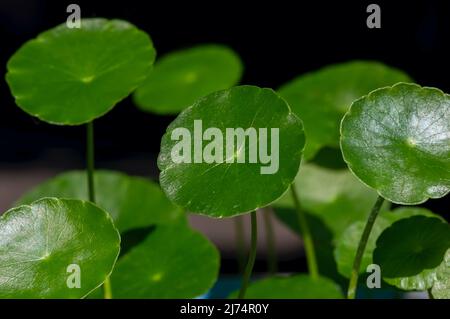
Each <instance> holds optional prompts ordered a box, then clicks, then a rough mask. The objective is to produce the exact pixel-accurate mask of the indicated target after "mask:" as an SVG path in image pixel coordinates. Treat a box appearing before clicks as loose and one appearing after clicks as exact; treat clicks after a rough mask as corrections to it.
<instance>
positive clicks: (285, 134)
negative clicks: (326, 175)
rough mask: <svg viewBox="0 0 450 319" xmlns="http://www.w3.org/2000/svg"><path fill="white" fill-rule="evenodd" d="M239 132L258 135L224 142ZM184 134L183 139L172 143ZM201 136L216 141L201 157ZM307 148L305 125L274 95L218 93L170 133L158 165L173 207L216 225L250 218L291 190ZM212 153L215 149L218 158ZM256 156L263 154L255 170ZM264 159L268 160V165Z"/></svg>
mask: <svg viewBox="0 0 450 319" xmlns="http://www.w3.org/2000/svg"><path fill="white" fill-rule="evenodd" d="M199 120H201V123H200V124H201V125H202V128H199V125H198V123H199V122H196V123H197V126H194V121H199ZM194 128H195V130H194ZM239 128H240V129H241V130H242V133H244V130H247V129H250V131H248V132H251V131H252V130H253V133H254V134H248V135H249V136H250V137H251V138H249V137H248V136H247V135H246V136H245V139H244V138H243V139H242V140H241V141H237V142H236V141H235V142H233V139H231V138H226V136H227V135H228V136H229V137H230V136H231V137H232V135H231V134H226V131H227V129H229V132H230V131H234V130H236V129H239ZM210 129H211V130H213V131H209V130H210ZM180 130H182V132H183V134H184V135H183V136H184V137H183V138H182V139H179V140H176V139H175V140H172V136H173V135H175V136H177V135H178V133H180ZM186 131H187V132H186ZM202 131H204V132H205V133H206V132H208V133H211V136H212V137H211V139H212V140H208V141H203V147H204V148H205V152H203V153H202V150H203V147H202V146H201V145H198V144H197V143H201V142H202V136H204V135H202V134H203V133H202ZM261 132H263V133H264V132H266V134H265V136H264V134H263V133H261ZM274 132H277V133H274ZM213 133H214V135H213ZM277 134H278V135H277ZM277 137H278V138H277ZM234 140H237V139H234ZM249 140H250V142H249ZM304 140H305V138H304V135H303V126H302V123H301V121H300V120H299V119H298V118H297V116H295V115H294V114H293V113H291V112H290V109H289V106H288V105H287V104H286V102H285V101H284V100H283V99H281V98H280V97H279V96H278V95H277V94H276V93H275V92H274V91H272V90H270V89H260V88H258V87H254V86H238V87H234V88H232V89H229V90H224V91H219V92H215V93H212V94H210V95H208V96H206V97H204V98H202V99H200V100H198V101H197V102H196V103H195V104H193V105H192V106H191V107H189V108H188V109H186V110H185V111H183V112H182V113H181V114H180V115H179V116H178V117H177V118H176V119H175V121H173V122H172V123H171V124H170V126H169V127H168V129H167V132H166V134H165V135H164V136H163V138H162V142H161V153H160V154H159V158H158V166H159V168H160V170H161V175H160V182H161V187H162V188H163V190H164V191H165V192H166V194H167V196H168V197H169V199H171V200H172V201H174V202H175V203H177V204H179V205H181V206H183V207H185V208H186V209H188V210H189V211H191V212H194V213H200V214H205V215H209V216H212V217H229V216H233V215H237V214H242V213H246V212H249V211H252V210H255V209H256V208H259V207H264V206H266V205H267V204H269V203H271V202H273V201H274V200H276V199H277V198H279V197H280V196H281V195H282V194H283V193H284V192H285V191H286V190H287V188H288V187H289V186H290V184H291V182H292V181H293V179H294V177H295V175H296V174H297V171H298V168H299V165H300V159H301V155H302V150H303V145H304ZM243 141H244V142H243ZM277 141H278V147H274V145H276V144H277ZM186 142H187V143H186ZM265 142H266V143H265ZM181 143H183V145H184V146H185V149H187V150H188V151H183V152H182V155H183V156H184V157H182V161H180V160H178V159H177V160H176V161H175V160H174V159H173V158H172V155H173V154H174V153H176V151H175V150H179V149H180V148H179V147H180V145H181ZM221 144H222V145H221ZM196 145H197V146H196ZM211 145H214V146H216V147H215V152H213V151H211V148H212V147H211ZM261 145H262V146H263V147H262V148H261ZM227 146H229V148H228V149H227ZM233 146H234V147H233ZM264 147H267V149H266V150H267V153H266V152H265V151H264ZM208 149H209V150H210V153H208ZM251 149H253V150H254V151H255V149H256V150H257V151H255V152H254V153H253V154H254V155H255V156H254V158H253V160H254V162H252V159H251V158H250V157H251V156H249V153H251V151H250V150H251ZM191 150H192V152H191ZM230 150H231V151H232V152H229V151H230ZM220 153H222V154H220ZM227 153H228V154H227ZM205 154H206V156H202V155H205ZM209 154H213V155H215V156H212V155H209ZM261 154H263V155H267V154H269V159H268V160H266V159H265V158H264V157H261ZM177 155H178V154H177ZM186 155H187V156H186ZM189 155H191V156H189ZM208 155H209V156H208ZM196 156H197V157H196ZM261 158H262V159H263V160H264V162H263V161H261ZM211 159H213V160H211ZM208 160H209V162H207V161H208ZM196 161H197V162H196ZM238 161H241V162H238ZM264 163H265V164H264Z"/></svg>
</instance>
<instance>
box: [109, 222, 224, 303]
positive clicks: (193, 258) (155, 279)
mask: <svg viewBox="0 0 450 319" xmlns="http://www.w3.org/2000/svg"><path fill="white" fill-rule="evenodd" d="M218 272H219V253H218V251H217V249H216V248H215V247H214V245H213V244H212V243H211V242H210V241H209V240H207V239H206V238H205V237H204V236H203V235H201V234H200V233H198V232H196V231H193V230H191V229H189V228H188V227H186V226H158V227H157V228H156V230H155V231H154V232H152V233H151V234H150V235H149V236H148V237H147V239H146V240H145V241H144V242H142V243H141V244H139V245H138V246H136V247H135V248H133V249H132V250H131V251H130V252H129V253H128V254H126V255H125V256H124V257H123V258H121V259H119V261H118V263H117V265H116V268H115V269H114V272H113V274H112V276H111V283H112V288H113V297H114V298H194V297H198V296H200V295H201V294H203V293H205V292H206V291H207V290H208V289H209V288H211V287H212V285H213V284H214V282H215V281H216V279H217V276H218Z"/></svg>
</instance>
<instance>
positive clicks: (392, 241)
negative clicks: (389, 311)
mask: <svg viewBox="0 0 450 319" xmlns="http://www.w3.org/2000/svg"><path fill="white" fill-rule="evenodd" d="M449 248H450V226H449V224H448V223H447V222H445V221H443V220H442V219H439V218H430V217H425V216H413V217H410V218H406V219H402V220H399V221H397V222H395V223H394V224H392V226H390V227H389V228H387V229H386V230H385V231H384V232H383V233H382V234H381V235H380V237H379V238H378V240H377V243H376V249H375V251H374V253H373V259H374V262H375V263H376V264H378V265H380V268H381V273H382V276H383V279H384V280H385V281H386V282H387V283H389V284H391V285H394V286H396V287H398V288H400V289H404V290H425V289H429V288H431V287H432V286H433V284H434V282H435V280H436V276H437V275H436V274H437V273H438V272H439V268H440V266H441V264H442V261H443V259H444V256H445V253H446V251H447V250H448V249H449ZM442 265H444V266H446V265H445V264H442Z"/></svg>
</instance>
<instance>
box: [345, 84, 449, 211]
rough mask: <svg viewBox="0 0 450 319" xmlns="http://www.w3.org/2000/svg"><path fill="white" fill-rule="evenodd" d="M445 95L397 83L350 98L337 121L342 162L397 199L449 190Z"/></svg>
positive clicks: (413, 199) (414, 200)
mask: <svg viewBox="0 0 450 319" xmlns="http://www.w3.org/2000/svg"><path fill="white" fill-rule="evenodd" d="M449 107H450V96H449V95H447V94H444V93H443V92H441V91H440V90H438V89H434V88H426V87H424V88H422V87H420V86H418V85H415V84H405V83H400V84H397V85H394V86H393V87H387V88H383V89H378V90H375V91H373V92H371V93H370V94H369V95H367V96H365V97H363V98H361V99H359V100H357V101H355V102H354V103H353V104H352V107H351V109H350V110H349V112H348V113H347V114H346V115H345V117H344V118H343V120H342V125H341V148H342V152H343V156H344V159H345V161H346V162H347V164H348V166H349V168H350V169H351V170H352V171H353V172H354V174H355V175H356V176H358V178H359V179H360V180H361V181H362V182H363V183H365V184H366V185H369V186H370V187H372V188H374V189H376V190H377V191H378V192H379V193H380V195H381V196H383V197H384V198H386V199H388V200H389V201H391V202H394V203H398V204H410V205H411V204H419V203H422V202H424V201H426V200H427V199H428V198H440V197H442V196H445V195H446V194H447V193H448V192H449V191H450V161H449V158H450V112H449V109H450V108H449Z"/></svg>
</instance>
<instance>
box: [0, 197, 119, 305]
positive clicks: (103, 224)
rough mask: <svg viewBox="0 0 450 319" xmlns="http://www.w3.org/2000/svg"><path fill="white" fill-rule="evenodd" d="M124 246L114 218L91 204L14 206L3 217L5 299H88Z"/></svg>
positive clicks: (0, 281) (0, 274)
mask: <svg viewBox="0 0 450 319" xmlns="http://www.w3.org/2000/svg"><path fill="white" fill-rule="evenodd" d="M119 246H120V236H119V233H118V231H117V230H116V228H115V227H114V225H113V222H112V220H111V217H110V216H109V215H108V214H107V213H106V212H105V211H103V210H102V209H100V208H98V207H97V206H95V205H93V204H91V203H89V202H85V201H80V200H66V199H56V198H44V199H41V200H39V201H36V202H34V203H32V204H31V205H30V206H19V207H16V208H13V209H11V210H9V211H7V212H6V213H5V214H4V215H3V216H2V217H1V218H0V298H81V297H84V296H86V295H87V294H88V293H89V292H91V291H92V290H94V289H95V288H97V287H99V286H100V285H101V284H102V283H103V281H104V280H105V279H106V278H107V276H108V275H109V274H110V273H111V271H112V268H113V266H114V263H115V262H116V259H117V256H118V255H119ZM72 272H73V273H72ZM76 272H78V274H79V284H80V285H79V288H77V287H76V286H75V287H74V286H72V284H75V285H76V280H77V279H74V278H71V277H70V276H71V275H76ZM72 279H73V280H74V281H72Z"/></svg>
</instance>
